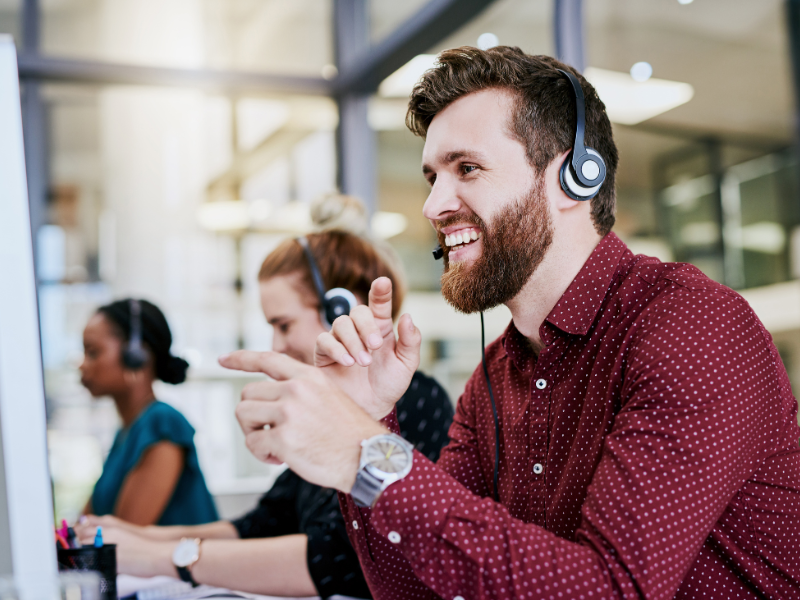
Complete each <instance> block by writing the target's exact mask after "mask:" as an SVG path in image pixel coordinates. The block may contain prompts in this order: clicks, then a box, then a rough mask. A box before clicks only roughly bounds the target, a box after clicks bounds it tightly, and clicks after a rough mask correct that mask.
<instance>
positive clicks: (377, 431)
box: [337, 423, 389, 494]
mask: <svg viewBox="0 0 800 600" xmlns="http://www.w3.org/2000/svg"><path fill="white" fill-rule="evenodd" d="M382 433H389V430H388V429H386V428H385V427H384V426H383V425H381V424H380V423H373V424H372V426H370V427H364V429H363V430H361V431H360V432H359V435H358V436H354V437H353V438H350V440H351V442H349V443H350V444H351V446H352V448H351V450H352V452H351V453H350V458H349V460H348V462H347V466H346V468H344V469H342V482H341V484H340V486H337V489H338V490H340V491H342V492H344V493H345V494H349V493H350V491H351V490H352V489H353V486H354V485H355V483H356V475H357V474H358V469H359V465H360V463H361V442H363V441H364V440H367V439H369V438H371V437H373V436H376V435H381V434H382ZM352 440H355V444H353V443H352Z"/></svg>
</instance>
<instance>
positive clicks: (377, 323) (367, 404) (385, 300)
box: [314, 277, 422, 420]
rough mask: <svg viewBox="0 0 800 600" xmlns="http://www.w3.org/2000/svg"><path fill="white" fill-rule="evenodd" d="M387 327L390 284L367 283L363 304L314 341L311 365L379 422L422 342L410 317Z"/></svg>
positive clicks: (383, 280)
mask: <svg viewBox="0 0 800 600" xmlns="http://www.w3.org/2000/svg"><path fill="white" fill-rule="evenodd" d="M397 333H398V335H397V337H395V334H394V329H393V327H392V282H391V280H390V279H388V278H387V277H379V278H378V279H376V280H375V281H373V282H372V287H371V289H370V292H369V303H368V304H367V305H361V306H357V307H355V308H354V309H353V310H352V311H351V312H350V315H348V316H341V317H339V318H338V319H336V320H335V321H334V322H333V328H332V329H331V331H330V332H327V333H323V334H321V335H320V336H319V337H318V338H317V347H316V351H315V355H314V362H315V363H316V365H317V367H319V368H320V369H322V371H323V372H324V373H325V374H326V375H327V376H328V378H329V379H330V380H331V381H333V382H334V383H336V385H338V386H339V387H340V388H341V389H343V390H344V391H345V392H347V394H348V395H349V396H350V397H351V398H352V399H353V400H355V402H356V403H357V404H358V405H359V406H360V407H361V408H363V409H364V410H365V411H367V413H369V414H370V415H371V416H372V418H373V419H375V420H380V419H382V418H383V417H385V416H386V415H388V414H389V413H390V412H391V411H392V409H393V408H394V405H395V403H396V402H397V401H398V400H399V399H400V397H401V396H402V395H403V394H404V393H405V392H406V390H407V389H408V386H409V385H410V384H411V377H412V376H413V375H414V372H415V371H416V370H417V367H418V366H419V349H420V343H421V341H422V336H421V335H420V332H419V329H417V328H416V327H415V326H414V323H413V322H412V321H411V316H410V315H407V314H405V315H403V316H402V317H400V320H399V322H398V325H397Z"/></svg>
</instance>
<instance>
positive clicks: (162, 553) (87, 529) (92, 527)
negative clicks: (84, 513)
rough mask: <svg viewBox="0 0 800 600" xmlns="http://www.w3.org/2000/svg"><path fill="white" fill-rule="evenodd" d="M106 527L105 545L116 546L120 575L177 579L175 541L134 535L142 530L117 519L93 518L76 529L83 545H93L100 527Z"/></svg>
mask: <svg viewBox="0 0 800 600" xmlns="http://www.w3.org/2000/svg"><path fill="white" fill-rule="evenodd" d="M98 526H100V527H102V528H103V543H104V544H116V545H117V572H118V573H124V574H126V575H136V576H137V577H154V576H155V575H168V576H171V577H177V575H178V574H177V571H175V567H174V565H173V564H172V551H173V550H174V548H175V544H176V542H174V541H172V542H159V541H154V540H149V539H146V538H144V537H142V536H140V535H137V534H136V533H135V530H136V529H143V528H141V527H138V526H136V525H130V523H125V521H121V520H120V519H117V518H116V517H111V516H103V517H96V516H90V517H87V519H86V520H85V521H84V522H83V523H79V524H78V525H76V526H75V533H76V535H77V536H78V539H79V540H80V541H81V544H83V545H84V546H91V545H92V544H94V536H95V533H96V532H97V527H98Z"/></svg>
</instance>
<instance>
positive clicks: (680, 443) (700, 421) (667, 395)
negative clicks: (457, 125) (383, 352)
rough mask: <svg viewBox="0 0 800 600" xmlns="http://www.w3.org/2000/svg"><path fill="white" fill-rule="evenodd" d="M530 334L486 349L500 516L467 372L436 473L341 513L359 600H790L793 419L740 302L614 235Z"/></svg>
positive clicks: (799, 494)
mask: <svg viewBox="0 0 800 600" xmlns="http://www.w3.org/2000/svg"><path fill="white" fill-rule="evenodd" d="M540 334H541V337H542V340H543V341H544V342H545V344H546V345H545V347H544V349H543V350H542V351H541V353H540V354H539V356H538V357H537V356H535V355H534V354H533V352H532V351H531V350H530V346H529V345H528V344H527V341H526V340H525V338H524V337H523V336H522V335H521V334H520V333H519V332H518V331H517V330H516V328H515V327H514V325H513V323H512V324H511V325H509V327H508V329H507V331H506V333H505V334H503V336H502V337H501V338H500V339H498V340H496V341H495V342H493V343H492V344H491V345H490V346H489V347H488V348H487V361H488V366H489V375H490V377H491V381H492V386H493V390H494V393H495V398H496V400H497V409H498V413H499V417H500V451H501V454H500V473H499V482H500V484H499V497H500V503H496V502H494V501H493V500H492V499H491V498H492V496H493V490H492V486H493V471H494V447H495V439H494V438H495V429H494V422H493V419H492V408H491V404H490V400H489V394H488V391H487V387H486V382H485V381H484V377H483V373H482V371H481V369H480V367H479V368H478V370H476V371H475V373H474V374H473V376H472V378H471V379H470V381H469V383H468V384H467V387H466V389H465V391H464V395H463V396H462V397H461V398H460V400H459V402H458V407H457V410H456V417H455V421H454V422H453V425H452V427H451V428H450V437H451V443H450V445H449V446H447V447H446V448H445V449H444V450H443V451H442V455H441V457H440V459H439V461H438V462H437V463H436V464H434V463H432V462H430V461H429V460H427V459H426V458H425V457H424V456H423V455H421V454H419V453H415V456H414V461H415V462H414V468H413V469H412V471H411V473H410V474H409V475H408V476H407V477H406V478H405V479H403V480H401V481H399V482H397V483H395V484H393V485H391V486H390V487H389V488H388V489H387V490H386V491H385V492H384V493H383V494H382V495H381V497H380V498H379V500H378V502H377V504H376V505H375V508H374V509H372V510H371V511H370V510H368V509H359V508H357V507H356V506H355V505H354V504H353V501H352V499H351V498H350V497H349V496H344V495H342V496H341V500H342V509H343V511H344V515H345V518H346V522H347V524H348V528H349V535H350V539H351V541H352V542H353V545H354V547H355V548H356V551H357V552H358V554H359V558H360V561H361V564H362V567H363V569H364V573H365V575H366V578H367V581H368V583H369V585H370V589H371V590H372V593H373V594H374V596H375V598H376V599H378V600H394V599H397V600H399V599H414V598H436V597H437V596H440V597H442V598H446V599H447V600H461V599H467V598H559V599H565V600H567V599H573V598H673V597H676V598H704V599H708V598H722V599H725V600H729V599H734V598H757V597H759V598H763V597H767V598H800V448H798V437H800V428H798V425H797V401H796V400H795V398H794V397H793V396H792V391H791V389H790V387H789V380H788V378H787V376H786V371H785V370H784V368H783V365H782V363H781V360H780V357H779V356H778V353H777V351H776V349H775V347H774V345H773V344H772V340H771V338H770V335H769V333H767V331H766V330H765V329H764V327H763V326H762V325H761V322H760V321H759V320H758V318H757V317H756V316H755V314H754V313H753V311H752V310H751V309H750V307H749V306H748V304H747V303H746V302H745V301H744V300H743V299H742V298H741V296H739V295H738V294H736V293H735V292H733V291H731V290H729V289H727V288H725V287H724V286H722V285H720V284H717V283H715V282H713V281H711V280H709V279H708V278H707V277H705V276H704V275H703V274H702V273H701V272H700V271H698V270H697V269H696V268H694V267H692V266H690V265H685V264H675V263H672V264H665V263H661V262H659V261H658V260H656V259H653V258H648V257H645V256H634V255H633V254H632V253H631V251H630V250H628V248H627V247H626V246H625V244H623V243H622V241H620V239H619V238H618V237H617V236H615V235H614V234H613V233H612V234H609V235H607V236H606V237H605V238H604V239H603V240H602V242H601V243H600V244H599V245H598V247H597V248H596V249H595V251H594V252H593V254H592V256H591V257H590V258H589V260H588V261H587V263H586V264H585V265H584V267H583V268H582V270H581V271H580V273H579V274H578V276H577V277H576V278H575V280H574V281H573V282H572V284H571V285H570V287H569V289H568V290H567V291H566V293H565V294H564V295H563V296H562V298H561V299H560V300H559V302H558V303H557V304H556V306H555V308H553V310H552V312H551V313H550V315H549V316H548V317H547V319H546V320H545V322H544V323H543V324H542V326H541V329H540ZM387 421H388V422H389V424H390V427H392V428H394V429H395V430H396V421H394V420H393V416H390V417H389V418H388V419H387Z"/></svg>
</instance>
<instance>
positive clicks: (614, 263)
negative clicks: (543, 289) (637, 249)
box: [545, 233, 629, 335]
mask: <svg viewBox="0 0 800 600" xmlns="http://www.w3.org/2000/svg"><path fill="white" fill-rule="evenodd" d="M626 251H627V252H629V250H628V247H627V246H626V245H625V243H624V242H623V241H622V240H621V239H619V238H618V237H617V236H616V234H614V233H608V234H606V236H605V237H604V238H603V239H602V240H600V243H599V244H598V245H597V247H596V248H595V249H594V251H593V252H592V254H591V255H590V256H589V260H587V261H586V263H584V265H583V267H582V268H581V270H580V271H579V272H578V275H577V276H576V277H575V279H573V280H572V283H571V284H570V286H569V287H568V288H567V291H566V292H564V294H563V295H562V296H561V298H560V299H559V301H558V302H557V303H556V305H555V306H554V307H553V310H551V311H550V314H549V315H547V318H546V319H545V321H546V322H547V323H550V324H551V325H554V326H555V327H558V328H559V329H560V330H562V331H564V332H565V333H571V334H576V335H585V334H586V332H587V331H589V328H590V327H591V326H592V323H594V321H595V318H596V317H597V313H598V312H599V311H600V307H601V306H602V303H603V299H604V298H605V297H606V293H607V292H608V288H609V287H610V286H611V281H612V279H613V277H614V275H615V274H616V272H617V268H618V266H619V262H620V260H621V259H622V256H623V255H624V254H625V252H626Z"/></svg>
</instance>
